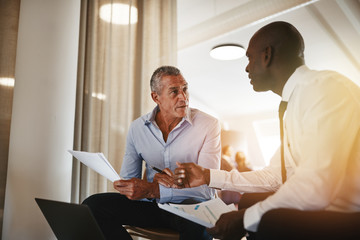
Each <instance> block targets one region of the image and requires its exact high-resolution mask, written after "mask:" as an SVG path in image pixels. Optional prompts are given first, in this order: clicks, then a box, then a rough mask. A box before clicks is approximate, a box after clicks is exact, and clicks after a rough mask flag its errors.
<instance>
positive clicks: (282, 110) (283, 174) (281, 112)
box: [279, 101, 288, 183]
mask: <svg viewBox="0 0 360 240" xmlns="http://www.w3.org/2000/svg"><path fill="white" fill-rule="evenodd" d="M287 104H288V103H287V102H285V101H281V102H280V106H279V120H280V141H281V179H282V182H283V183H284V182H285V181H286V169H285V159H284V123H283V118H284V113H285V111H286V107H287Z"/></svg>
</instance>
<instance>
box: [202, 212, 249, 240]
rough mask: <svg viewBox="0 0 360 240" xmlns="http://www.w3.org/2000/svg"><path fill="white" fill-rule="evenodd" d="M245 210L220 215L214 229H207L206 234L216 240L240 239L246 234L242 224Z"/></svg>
mask: <svg viewBox="0 0 360 240" xmlns="http://www.w3.org/2000/svg"><path fill="white" fill-rule="evenodd" d="M245 210H246V209H241V210H239V211H232V212H228V213H224V214H222V215H221V216H220V218H219V220H218V221H217V222H216V224H215V227H213V228H207V229H206V230H207V232H208V233H209V234H211V236H213V237H214V238H218V239H223V240H230V239H234V240H235V239H236V240H238V239H241V238H242V237H243V236H245V234H246V230H245V229H244V222H243V219H244V213H245Z"/></svg>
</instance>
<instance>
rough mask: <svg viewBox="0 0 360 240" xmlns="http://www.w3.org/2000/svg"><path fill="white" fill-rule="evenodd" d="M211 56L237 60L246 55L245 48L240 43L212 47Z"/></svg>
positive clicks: (219, 58)
mask: <svg viewBox="0 0 360 240" xmlns="http://www.w3.org/2000/svg"><path fill="white" fill-rule="evenodd" d="M210 56H211V57H212V58H215V59H218V60H235V59H239V58H242V57H243V56H245V49H244V47H243V46H241V45H239V44H221V45H218V46H215V47H213V49H211V51H210Z"/></svg>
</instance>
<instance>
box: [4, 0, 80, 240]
mask: <svg viewBox="0 0 360 240" xmlns="http://www.w3.org/2000/svg"><path fill="white" fill-rule="evenodd" d="M79 19H80V0H61V1H58V0H46V1H45V0H26V1H21V6H20V20H19V34H18V46H17V58H16V70H15V79H16V80H15V88H14V99H13V114H12V122H11V133H10V149H9V163H8V173H7V186H6V194H5V211H4V224H3V235H2V239H4V240H7V239H17V240H19V239H26V240H29V239H30V240H31V239H52V238H53V239H55V237H54V235H53V234H52V232H51V230H50V227H49V226H48V224H47V223H46V221H45V218H44V217H43V215H42V214H41V212H40V209H39V208H38V206H37V205H36V203H35V200H34V198H35V197H41V198H50V199H56V200H60V201H70V192H71V167H72V158H71V156H70V154H69V153H67V150H68V149H72V146H73V127H74V112H75V90H76V74H77V54H78V36H79Z"/></svg>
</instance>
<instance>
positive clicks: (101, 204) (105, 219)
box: [83, 193, 212, 240]
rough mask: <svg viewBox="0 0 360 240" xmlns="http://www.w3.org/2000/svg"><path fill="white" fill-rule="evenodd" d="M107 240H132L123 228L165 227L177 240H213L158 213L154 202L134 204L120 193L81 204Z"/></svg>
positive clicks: (185, 223)
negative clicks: (174, 234) (84, 205)
mask: <svg viewBox="0 0 360 240" xmlns="http://www.w3.org/2000/svg"><path fill="white" fill-rule="evenodd" d="M83 204H86V205H88V206H89V208H90V209H91V211H92V213H93V215H94V217H95V219H96V221H97V223H98V224H99V226H100V228H101V230H102V231H103V233H104V235H105V238H106V239H109V240H111V239H116V240H119V239H122V240H123V239H132V238H131V237H130V235H129V234H128V232H127V231H126V229H125V228H124V227H123V226H122V225H131V226H137V227H166V228H170V229H173V230H176V231H178V232H179V233H180V239H184V240H185V239H189V240H191V239H194V240H195V239H196V240H198V239H204V240H205V239H212V237H211V236H210V235H209V234H208V233H207V232H206V230H205V227H203V226H201V225H198V224H196V223H193V222H191V221H188V220H186V219H184V218H181V217H178V216H176V215H174V214H171V213H169V212H167V211H164V210H162V209H160V208H159V207H158V206H157V204H156V203H154V202H145V201H133V200H129V199H128V198H126V197H125V196H123V195H121V194H119V193H101V194H95V195H92V196H90V197H88V198H87V199H85V200H84V202H83Z"/></svg>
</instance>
